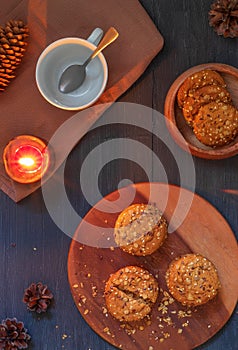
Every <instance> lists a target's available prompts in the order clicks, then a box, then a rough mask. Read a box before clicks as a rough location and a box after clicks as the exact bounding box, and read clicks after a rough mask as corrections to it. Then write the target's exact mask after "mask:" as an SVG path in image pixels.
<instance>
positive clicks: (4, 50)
mask: <svg viewBox="0 0 238 350" xmlns="http://www.w3.org/2000/svg"><path fill="white" fill-rule="evenodd" d="M27 37H28V28H27V27H26V26H25V25H24V23H23V22H22V21H15V20H11V21H9V22H7V23H6V25H5V27H1V26H0V91H4V90H5V88H6V87H7V86H8V84H9V83H10V81H11V79H13V78H15V75H14V74H13V72H14V70H15V69H16V68H17V66H18V65H19V63H20V62H21V60H22V57H23V53H24V52H25V51H26V49H25V46H26V45H27V43H26V38H27Z"/></svg>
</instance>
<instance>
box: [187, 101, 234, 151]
mask: <svg viewBox="0 0 238 350" xmlns="http://www.w3.org/2000/svg"><path fill="white" fill-rule="evenodd" d="M193 131H194V134H195V136H196V138H197V139H198V140H199V141H200V142H202V143H203V144H204V145H207V146H211V147H219V146H224V145H226V144H228V143H230V142H231V141H232V140H233V139H234V138H235V137H236V136H237V134H238V111H237V109H236V108H235V107H234V106H232V105H230V104H226V103H222V102H220V103H216V102H211V103H209V104H207V105H204V106H202V107H201V108H200V110H199V112H198V114H197V115H196V117H195V119H194V122H193Z"/></svg>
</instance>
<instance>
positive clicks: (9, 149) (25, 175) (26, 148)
mask: <svg viewBox="0 0 238 350" xmlns="http://www.w3.org/2000/svg"><path fill="white" fill-rule="evenodd" d="M49 161H50V154H49V151H48V148H47V146H46V144H45V142H44V141H43V140H41V139H39V138H38V137H35V136H32V135H20V136H17V137H15V138H14V139H12V140H11V141H10V142H9V143H8V144H7V146H6V147H5V149H4V152H3V162H4V166H5V170H6V173H7V174H8V176H9V177H10V178H11V179H12V180H14V181H17V182H20V183H32V182H36V181H38V180H40V179H41V178H42V176H43V175H44V174H45V173H46V171H47V169H48V168H49Z"/></svg>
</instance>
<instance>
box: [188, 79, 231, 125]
mask: <svg viewBox="0 0 238 350" xmlns="http://www.w3.org/2000/svg"><path fill="white" fill-rule="evenodd" d="M210 102H216V103H218V102H224V103H231V96H230V94H229V92H228V91H227V90H226V89H225V88H224V87H222V86H219V85H207V86H203V87H201V88H198V89H195V90H192V91H189V92H188V97H187V98H186V100H185V102H184V104H183V116H184V118H185V120H186V122H187V123H188V124H189V125H190V126H193V121H194V118H195V116H196V115H197V114H198V112H199V109H200V108H201V106H203V105H205V104H208V103H210Z"/></svg>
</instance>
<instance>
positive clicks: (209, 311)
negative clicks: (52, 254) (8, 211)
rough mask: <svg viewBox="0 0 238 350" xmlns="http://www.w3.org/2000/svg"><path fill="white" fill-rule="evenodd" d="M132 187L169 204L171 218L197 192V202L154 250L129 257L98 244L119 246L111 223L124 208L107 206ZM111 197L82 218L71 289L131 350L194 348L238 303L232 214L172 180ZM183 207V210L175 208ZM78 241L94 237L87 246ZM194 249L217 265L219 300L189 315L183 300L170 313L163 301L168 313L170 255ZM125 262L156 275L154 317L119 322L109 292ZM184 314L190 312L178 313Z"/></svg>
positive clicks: (107, 334)
mask: <svg viewBox="0 0 238 350" xmlns="http://www.w3.org/2000/svg"><path fill="white" fill-rule="evenodd" d="M134 191H135V198H134V201H133V202H134V203H136V202H137V203H142V202H143V203H147V202H148V198H149V197H150V202H154V203H157V205H158V207H159V208H161V209H162V210H163V212H164V215H165V217H166V218H167V220H168V222H171V221H172V219H173V216H174V213H175V212H177V213H179V212H181V213H183V208H184V210H185V209H186V208H185V207H186V202H187V203H190V200H191V199H192V202H191V206H189V207H190V208H189V210H188V213H187V215H186V217H185V219H184V221H183V222H181V223H180V226H179V227H178V228H177V229H176V230H175V231H174V232H172V233H170V234H169V237H168V239H167V240H166V242H165V243H164V245H163V246H162V247H161V248H160V249H159V250H157V251H156V252H155V253H154V254H152V255H150V256H147V257H135V256H131V255H129V254H127V253H124V252H123V251H121V249H120V248H113V247H112V248H111V249H110V248H97V247H96V246H97V245H98V246H99V247H100V246H101V247H102V246H106V244H107V245H109V244H111V246H113V245H114V240H113V226H114V223H115V220H116V218H117V215H118V212H115V213H109V210H107V212H102V207H103V206H104V208H106V207H107V208H109V209H110V210H111V211H112V209H114V211H120V210H121V208H120V210H118V207H117V205H116V204H115V201H116V200H118V198H119V196H120V198H124V199H125V198H126V199H128V198H129V197H130V196H131V194H132V193H134ZM105 198H106V199H107V200H108V201H109V202H108V204H104V205H103V206H102V205H101V204H102V201H101V202H99V203H98V204H97V205H96V206H95V207H94V208H92V209H91V210H90V211H89V212H88V214H87V215H86V216H85V218H84V220H83V221H82V222H81V224H80V225H79V227H78V229H77V231H76V233H75V236H74V240H73V241H72V244H71V247H70V251H69V256H68V277H69V284H70V288H71V291H72V295H73V298H74V301H75V304H76V306H77V308H78V310H79V311H80V313H81V315H82V316H83V317H84V319H85V321H86V322H87V323H88V324H89V325H90V326H91V327H92V329H93V330H94V331H95V332H96V333H98V334H99V335H100V336H101V337H102V338H104V339H105V340H106V341H108V342H109V343H111V344H113V345H114V346H116V347H118V348H122V349H125V350H144V349H158V348H160V349H162V350H168V349H173V350H175V349H177V348H178V347H177V344H178V343H179V349H180V350H185V349H186V350H188V349H192V348H195V347H197V346H198V345H200V344H202V343H204V342H206V341H207V340H208V339H209V338H211V337H212V336H213V335H214V334H215V333H217V332H218V331H219V330H220V329H221V328H222V327H223V326H224V324H225V323H226V322H227V320H228V319H229V317H230V316H231V314H232V312H233V309H234V307H235V305H236V302H237V295H238V251H237V243H236V239H235V237H234V235H233V232H232V230H231V228H230V227H229V225H228V223H227V222H226V220H225V219H224V218H223V217H222V215H221V214H220V213H219V212H218V211H217V210H216V209H215V208H214V207H213V206H212V205H211V204H209V203H208V202H207V201H205V200H204V199H202V198H201V197H199V196H198V195H196V194H195V195H194V196H193V193H191V192H190V191H188V190H185V189H182V188H179V187H176V186H173V185H167V184H161V183H141V184H136V185H131V186H128V187H125V188H123V189H120V193H119V192H118V191H116V192H113V193H111V194H109V195H108V196H106V197H105ZM167 198H168V200H167ZM181 198H182V200H181ZM113 202H114V203H113ZM178 207H180V210H178V211H176V210H177V209H176V208H178ZM99 208H100V210H99ZM178 215H179V214H176V216H178ZM175 219H176V220H177V219H179V218H178V217H176V218H175ZM176 220H175V221H174V222H176ZM182 220H183V219H182V216H181V221H182ZM177 223H178V221H177ZM91 224H93V225H95V226H94V228H95V229H93V228H92V229H89V227H90V225H91ZM92 227H93V226H92ZM107 230H108V232H107ZM77 240H78V241H77ZM80 241H81V242H82V241H84V242H88V245H85V244H82V243H80ZM90 245H91V246H90ZM188 252H196V253H201V254H203V255H204V256H206V257H208V258H209V259H210V260H211V261H212V262H213V263H214V264H215V265H216V267H217V269H218V273H219V276H220V280H221V284H222V288H221V290H220V292H219V294H218V296H217V297H216V298H215V299H214V300H212V301H210V302H209V303H207V304H206V305H203V306H200V307H197V308H196V309H191V314H190V313H187V316H185V314H184V312H187V309H186V308H185V307H182V306H181V305H180V304H179V303H178V302H173V303H172V304H169V305H168V306H167V307H168V310H167V312H165V311H166V310H165V309H164V307H163V310H164V312H165V313H164V314H163V312H162V310H160V311H158V307H159V306H160V303H161V300H162V298H163V297H164V294H163V293H164V291H167V288H166V283H165V278H164V275H165V272H166V270H167V268H168V265H169V263H170V262H171V260H172V259H174V258H175V257H177V256H179V255H181V254H185V253H188ZM126 265H138V266H141V267H144V268H146V269H148V270H149V271H150V272H151V273H152V274H153V275H154V276H156V277H157V279H158V283H159V286H160V288H162V290H163V291H161V292H160V295H159V298H158V301H157V303H156V305H155V307H154V308H153V311H152V314H151V317H150V319H145V320H142V321H140V322H137V323H130V324H121V323H120V322H119V321H117V320H115V319H114V318H113V317H111V316H110V315H109V314H108V313H107V310H106V309H105V301H104V296H103V293H104V284H105V281H106V280H107V279H108V277H109V275H110V274H111V273H113V272H115V271H117V270H118V269H119V268H121V267H123V266H126ZM189 312H190V311H189ZM179 315H180V316H185V317H182V318H180V317H179ZM170 323H172V324H170ZM79 336H81V335H79ZM160 339H163V340H160ZM150 346H151V348H149V347H150Z"/></svg>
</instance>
